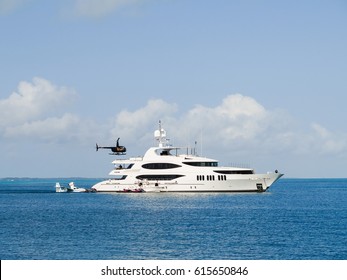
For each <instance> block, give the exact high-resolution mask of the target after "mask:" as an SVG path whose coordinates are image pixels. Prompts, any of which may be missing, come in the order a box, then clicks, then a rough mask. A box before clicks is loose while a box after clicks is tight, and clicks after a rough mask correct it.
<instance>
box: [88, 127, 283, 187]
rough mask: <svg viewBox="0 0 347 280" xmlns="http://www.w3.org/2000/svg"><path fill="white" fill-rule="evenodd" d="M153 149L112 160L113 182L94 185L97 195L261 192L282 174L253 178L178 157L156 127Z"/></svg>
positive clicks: (211, 162)
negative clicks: (136, 155) (110, 193)
mask: <svg viewBox="0 0 347 280" xmlns="http://www.w3.org/2000/svg"><path fill="white" fill-rule="evenodd" d="M154 137H155V139H156V140H157V141H158V146H157V147H151V148H149V149H148V150H147V152H146V153H145V155H144V156H143V157H134V158H129V159H116V160H114V161H113V162H112V163H113V164H114V165H115V168H114V169H113V170H112V171H111V172H110V173H109V175H111V176H112V177H113V178H112V179H109V180H105V181H102V182H99V183H97V184H95V185H94V186H93V187H92V189H93V190H95V191H98V192H264V191H266V190H267V189H268V188H269V187H270V186H271V185H272V184H273V183H274V182H276V181H277V180H278V179H279V178H280V177H281V176H282V175H283V174H281V173H278V171H277V170H276V171H275V172H271V173H270V172H269V173H265V174H257V173H255V172H254V170H253V169H250V168H242V167H219V166H218V161H217V160H214V159H210V158H205V157H200V156H197V155H195V154H188V149H184V150H185V151H187V153H185V154H184V153H183V154H182V153H180V150H181V148H178V147H173V146H171V145H169V141H168V139H167V138H166V131H165V130H164V129H163V128H162V127H161V124H160V123H159V129H158V130H156V131H155V132H154Z"/></svg>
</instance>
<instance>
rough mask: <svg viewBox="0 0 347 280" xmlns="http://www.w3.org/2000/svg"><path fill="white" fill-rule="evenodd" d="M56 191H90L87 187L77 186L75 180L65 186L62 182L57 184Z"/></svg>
mask: <svg viewBox="0 0 347 280" xmlns="http://www.w3.org/2000/svg"><path fill="white" fill-rule="evenodd" d="M55 192H88V191H87V189H85V188H77V187H76V186H75V184H74V182H71V183H69V186H68V187H63V186H61V185H60V183H56V184H55Z"/></svg>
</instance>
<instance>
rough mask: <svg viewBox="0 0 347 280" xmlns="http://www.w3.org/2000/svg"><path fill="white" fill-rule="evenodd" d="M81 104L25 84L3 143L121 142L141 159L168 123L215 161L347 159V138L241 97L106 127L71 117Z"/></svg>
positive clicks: (1, 128)
mask: <svg viewBox="0 0 347 280" xmlns="http://www.w3.org/2000/svg"><path fill="white" fill-rule="evenodd" d="M75 97H76V93H75V91H74V90H72V89H69V88H66V87H61V86H56V85H54V84H52V83H51V82H50V81H48V80H45V79H42V78H34V79H33V81H32V82H26V81H22V82H20V83H19V85H18V88H17V90H16V91H15V92H13V93H12V94H11V95H9V97H8V98H6V99H2V100H0V137H1V138H3V139H4V140H5V141H8V140H10V141H15V140H17V139H24V140H33V141H35V142H36V143H40V142H42V143H52V142H55V143H61V142H76V144H81V143H82V144H85V145H89V146H90V145H91V144H92V143H94V141H105V144H108V143H109V142H108V141H111V140H113V141H115V140H116V139H117V138H118V137H120V138H121V144H123V145H125V146H127V147H128V148H130V149H129V151H131V152H136V154H135V155H139V154H141V153H143V152H144V149H146V147H148V146H150V145H151V144H153V143H154V139H153V132H154V130H155V129H157V126H158V121H159V120H161V121H162V123H163V127H164V128H165V129H166V130H167V133H168V137H169V138H170V139H171V140H172V144H174V145H177V146H187V145H190V146H193V145H194V142H195V141H198V146H197V148H198V149H199V147H200V145H201V144H202V145H203V151H211V153H210V152H206V153H205V152H204V153H203V154H206V155H207V156H212V157H216V158H221V157H225V158H228V159H229V158H233V157H234V156H235V155H239V156H240V158H244V157H245V158H247V159H253V158H254V157H255V156H259V158H269V157H271V156H275V157H276V154H277V158H278V159H280V158H283V160H286V159H288V158H289V157H291V159H292V161H294V160H295V159H296V158H298V159H300V158H306V157H309V158H314V157H317V156H321V157H324V158H326V157H330V158H334V157H336V156H339V157H340V158H342V157H344V156H346V155H347V135H346V133H343V132H335V131H331V130H329V129H327V128H326V127H324V126H322V125H320V124H318V123H313V124H312V125H310V124H301V125H298V122H299V121H297V122H296V121H295V118H293V116H290V115H289V114H288V113H286V112H283V111H279V110H275V111H272V110H268V109H266V108H265V107H264V106H262V105H261V104H260V103H259V102H257V101H256V100H255V99H253V98H252V97H249V96H244V95H242V94H231V95H228V96H226V97H225V98H224V99H223V100H222V101H221V103H220V104H219V105H217V106H215V107H208V106H204V105H199V104H198V105H195V106H194V107H193V108H191V109H189V110H187V111H186V112H182V111H180V110H179V107H178V105H177V104H171V103H168V102H166V101H165V100H161V99H152V100H149V101H148V102H147V104H145V105H144V106H143V107H142V108H139V109H137V110H134V111H129V110H123V111H121V112H119V113H118V114H117V115H116V116H115V117H114V119H113V120H111V121H109V122H106V121H103V122H102V124H98V123H96V121H94V120H93V119H88V120H86V119H85V118H83V119H82V118H81V117H80V116H79V115H77V114H73V113H69V112H68V111H67V110H66V108H67V106H66V105H67V104H70V103H71V102H72V101H73V100H74V99H75ZM302 126H303V127H304V129H302V128H301V127H302ZM101 144H103V143H101ZM132 155H134V154H132ZM247 159H246V161H247Z"/></svg>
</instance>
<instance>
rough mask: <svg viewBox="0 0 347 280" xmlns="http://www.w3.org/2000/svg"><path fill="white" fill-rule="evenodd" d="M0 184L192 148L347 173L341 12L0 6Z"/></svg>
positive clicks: (299, 170) (268, 7)
mask: <svg viewBox="0 0 347 280" xmlns="http://www.w3.org/2000/svg"><path fill="white" fill-rule="evenodd" d="M0 36H1V37H0V38H1V44H0V73H1V75H0V141H1V142H0V143H1V145H0V153H1V170H0V177H7V176H18V177H21V176H29V177H65V176H87V177H95V176H97V177H107V174H108V172H109V170H110V169H111V168H112V165H111V164H110V162H111V161H112V157H111V156H108V155H107V153H102V152H98V153H96V152H95V150H94V145H95V142H98V143H100V144H105V145H106V144H112V143H114V142H115V140H116V139H117V138H118V137H120V138H121V140H120V141H121V144H122V145H125V146H127V149H128V151H129V152H128V156H138V155H141V154H143V153H144V152H145V150H146V149H147V148H148V147H149V146H151V145H152V144H153V140H152V138H153V137H152V136H153V131H154V130H155V129H156V128H157V125H158V120H159V119H160V120H162V122H163V126H164V127H165V129H166V130H167V133H168V135H169V136H170V138H171V139H172V141H173V142H174V144H175V145H179V146H187V145H193V144H194V141H198V146H199V147H202V151H201V152H202V155H204V156H208V157H211V158H216V159H219V160H220V162H221V164H223V165H228V164H230V163H245V164H247V165H251V166H252V167H254V168H255V169H256V171H258V172H266V171H272V170H274V169H279V170H280V171H282V172H284V173H285V174H286V176H287V177H347V173H346V168H345V166H346V164H347V129H346V124H345V123H346V119H347V112H346V104H347V3H346V2H345V1H338V0H330V1H310V0H305V1H252V0H238V1H237V0H230V1H226V0H224V1H223V0H216V1H204V0H202V1H192V0H184V1H183V0H84V1H82V0H63V1H43V0H0Z"/></svg>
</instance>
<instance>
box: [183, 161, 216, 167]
mask: <svg viewBox="0 0 347 280" xmlns="http://www.w3.org/2000/svg"><path fill="white" fill-rule="evenodd" d="M183 163H184V164H187V165H191V166H200V167H201V166H208V167H210V166H213V167H217V166H218V162H217V161H192V162H188V161H186V162H183Z"/></svg>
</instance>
